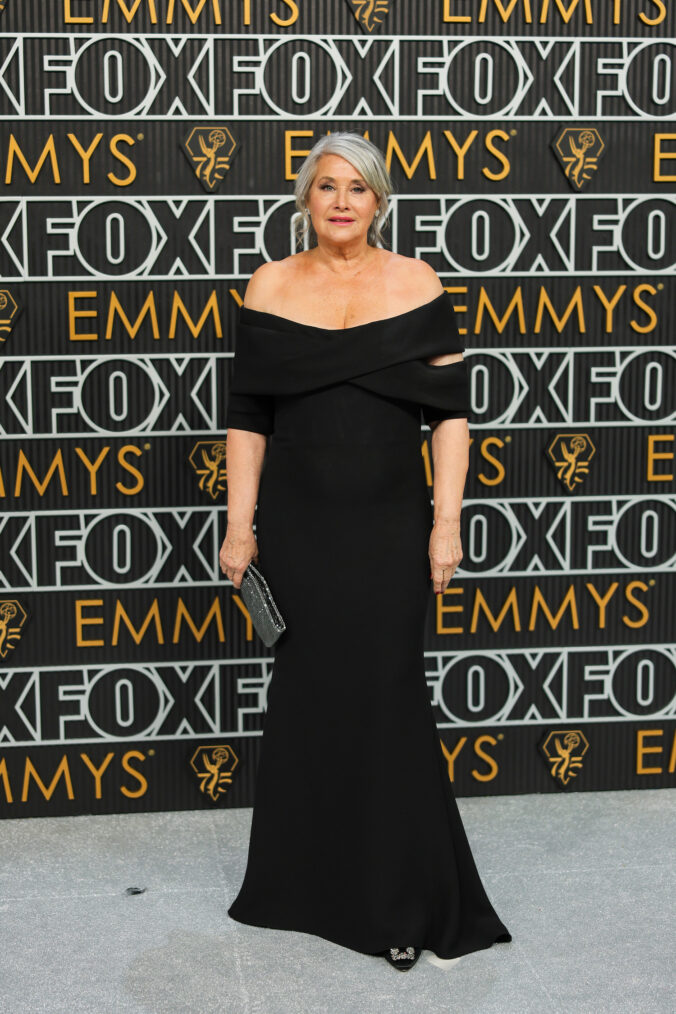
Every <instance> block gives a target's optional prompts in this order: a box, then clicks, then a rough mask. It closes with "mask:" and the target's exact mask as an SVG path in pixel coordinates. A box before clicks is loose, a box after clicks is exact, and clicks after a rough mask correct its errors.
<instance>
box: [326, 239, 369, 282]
mask: <svg viewBox="0 0 676 1014" xmlns="http://www.w3.org/2000/svg"><path fill="white" fill-rule="evenodd" d="M312 254H313V259H314V260H315V262H316V264H317V265H318V266H321V267H323V268H325V269H326V270H327V271H330V272H332V273H333V274H336V275H343V276H352V275H355V274H358V273H359V272H360V271H363V270H364V268H366V267H368V266H369V265H370V264H372V263H373V260H374V258H375V257H377V250H376V248H375V247H372V246H369V244H368V243H367V242H366V241H365V240H359V241H357V242H355V243H340V244H337V243H335V244H334V243H326V242H321V243H318V244H317V246H316V247H315V248H314V251H312Z"/></svg>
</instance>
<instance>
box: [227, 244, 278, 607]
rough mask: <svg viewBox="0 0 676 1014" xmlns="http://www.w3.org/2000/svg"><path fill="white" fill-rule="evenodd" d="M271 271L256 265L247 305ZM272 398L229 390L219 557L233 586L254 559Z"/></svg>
mask: <svg viewBox="0 0 676 1014" xmlns="http://www.w3.org/2000/svg"><path fill="white" fill-rule="evenodd" d="M271 275H272V276H273V277H274V266H273V264H266V265H263V266H262V267H260V268H258V269H257V270H256V271H254V273H253V275H252V276H251V278H250V279H249V283H248V285H247V288H246V292H245V293H244V302H245V305H251V304H252V303H254V304H255V303H256V302H257V301H260V299H261V298H263V294H264V293H265V291H266V288H268V287H269V282H270V276H271ZM266 280H267V282H268V285H267V286H266ZM270 402H271V399H270V398H268V397H265V396H259V395H246V394H233V393H232V392H231V394H230V403H229V405H228V413H227V427H228V433H227V438H226V443H225V454H226V461H225V467H226V477H227V478H226V481H227V489H228V523H227V528H226V532H225V539H224V540H223V545H222V546H221V551H220V553H219V557H218V558H219V562H220V565H221V570H222V572H223V573H224V574H226V575H227V577H228V578H229V579H230V580H231V581H232V583H233V585H234V587H235V588H239V587H240V585H241V584H242V576H243V574H244V571H245V570H246V568H247V567H248V565H249V562H250V561H251V560H257V559H258V545H257V543H256V537H255V535H254V532H253V520H254V512H255V510H256V502H257V500H258V490H259V486H260V478H261V472H262V469H263V459H264V457H265V448H266V445H267V438H268V434H269V433H270V432H271V430H272V425H273V418H272V409H271V403H270Z"/></svg>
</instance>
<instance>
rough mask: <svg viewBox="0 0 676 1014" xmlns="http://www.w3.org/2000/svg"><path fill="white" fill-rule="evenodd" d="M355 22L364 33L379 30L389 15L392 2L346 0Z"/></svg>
mask: <svg viewBox="0 0 676 1014" xmlns="http://www.w3.org/2000/svg"><path fill="white" fill-rule="evenodd" d="M347 2H348V3H349V5H350V10H351V11H352V13H353V14H354V16H355V20H356V21H357V22H358V23H359V25H360V27H361V28H363V29H364V31H365V32H369V33H370V32H373V31H375V30H377V29H378V28H380V26H381V25H382V24H383V22H384V20H385V18H386V17H387V15H388V14H389V13H390V6H391V3H392V0H347Z"/></svg>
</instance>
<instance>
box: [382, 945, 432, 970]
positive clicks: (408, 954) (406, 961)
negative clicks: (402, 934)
mask: <svg viewBox="0 0 676 1014" xmlns="http://www.w3.org/2000/svg"><path fill="white" fill-rule="evenodd" d="M382 953H383V956H384V957H385V958H387V960H388V961H389V963H390V964H391V965H394V967H395V968H398V969H399V971H400V972H406V971H408V969H409V968H413V966H414V965H415V963H416V961H417V960H418V958H419V957H420V955H421V953H422V950H421V948H420V947H406V948H404V947H390V949H389V951H383V952H382Z"/></svg>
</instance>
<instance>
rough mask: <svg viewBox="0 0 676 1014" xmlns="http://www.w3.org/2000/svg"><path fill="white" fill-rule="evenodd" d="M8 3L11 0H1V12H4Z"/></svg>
mask: <svg viewBox="0 0 676 1014" xmlns="http://www.w3.org/2000/svg"><path fill="white" fill-rule="evenodd" d="M8 3H9V0H0V14H2V12H3V11H4V9H5V7H6V6H7V4H8Z"/></svg>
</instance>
